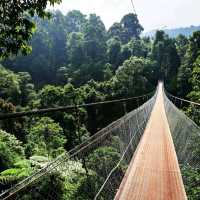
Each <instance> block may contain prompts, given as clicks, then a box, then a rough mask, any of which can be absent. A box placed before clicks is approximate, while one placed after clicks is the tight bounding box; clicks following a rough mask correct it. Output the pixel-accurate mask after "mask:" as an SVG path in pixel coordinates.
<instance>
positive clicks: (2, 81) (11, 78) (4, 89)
mask: <svg viewBox="0 0 200 200" xmlns="http://www.w3.org/2000/svg"><path fill="white" fill-rule="evenodd" d="M20 94H21V90H20V79H19V76H18V75H17V74H15V73H13V72H12V71H10V70H8V69H6V68H4V67H3V66H1V65H0V97H1V98H3V99H6V100H8V101H11V102H13V103H17V102H16V101H17V100H18V98H19V95H20Z"/></svg>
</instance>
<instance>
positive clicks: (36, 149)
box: [26, 117, 66, 158]
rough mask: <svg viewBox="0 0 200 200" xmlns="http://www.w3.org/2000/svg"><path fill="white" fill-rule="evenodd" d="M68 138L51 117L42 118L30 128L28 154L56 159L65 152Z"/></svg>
mask: <svg viewBox="0 0 200 200" xmlns="http://www.w3.org/2000/svg"><path fill="white" fill-rule="evenodd" d="M65 143H66V138H65V136H64V133H63V129H62V128H61V127H60V125H59V124H58V123H55V122H54V121H53V120H52V119H51V118H49V117H42V118H41V119H40V120H38V121H36V123H35V124H34V125H33V126H32V127H31V128H30V131H29V134H28V135H27V145H26V154H27V155H28V156H30V155H40V156H47V157H50V158H56V157H57V156H58V155H60V154H61V153H63V152H64V145H65Z"/></svg>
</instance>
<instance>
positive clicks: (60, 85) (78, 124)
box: [0, 0, 200, 199]
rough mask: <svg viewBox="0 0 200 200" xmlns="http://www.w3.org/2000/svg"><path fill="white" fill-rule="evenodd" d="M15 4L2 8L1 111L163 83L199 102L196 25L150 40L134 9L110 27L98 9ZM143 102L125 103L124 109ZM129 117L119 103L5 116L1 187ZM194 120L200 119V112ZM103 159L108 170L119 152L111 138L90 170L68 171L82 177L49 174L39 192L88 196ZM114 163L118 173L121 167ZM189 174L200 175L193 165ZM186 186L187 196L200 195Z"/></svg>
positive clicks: (123, 94) (142, 90) (108, 96)
mask: <svg viewBox="0 0 200 200" xmlns="http://www.w3.org/2000/svg"><path fill="white" fill-rule="evenodd" d="M15 2H16V1H11V3H10V4H9V3H8V1H4V0H3V1H1V3H0V6H1V7H0V9H1V10H2V9H3V11H4V12H1V14H0V19H1V20H0V27H1V28H0V31H1V32H0V57H1V65H0V112H1V113H14V112H16V111H18V112H20V111H28V110H37V109H42V108H49V107H53V108H54V107H58V106H67V105H78V104H84V103H94V102H99V101H105V100H113V99H120V98H127V97H133V96H139V95H143V94H146V93H148V92H152V91H153V90H155V88H156V85H157V82H158V80H163V81H164V82H165V86H166V89H167V90H168V91H169V92H171V93H173V94H175V95H178V96H180V97H183V98H187V99H189V100H193V101H196V102H200V81H199V80H200V31H198V32H194V33H193V35H192V36H191V37H189V38H187V37H185V36H184V35H179V36H178V37H176V38H170V37H169V36H168V35H167V34H166V33H165V32H164V31H162V30H159V31H157V32H156V35H155V38H154V39H152V38H149V37H142V36H141V33H142V31H143V27H142V25H141V24H140V22H139V20H138V17H137V15H136V14H132V13H129V14H127V15H125V16H123V17H122V19H121V20H120V22H116V23H114V24H113V25H112V26H111V27H110V28H109V29H108V30H106V28H105V25H104V23H103V21H102V20H101V18H100V17H99V16H97V15H96V14H90V15H89V16H86V15H84V14H83V13H81V12H80V11H78V10H73V11H70V12H68V13H67V14H66V15H64V14H62V13H61V12H60V11H55V12H51V13H47V12H46V11H44V8H46V5H47V3H51V4H54V3H59V2H60V0H50V1H39V0H38V1H30V4H29V5H27V4H26V3H25V2H27V1H17V2H20V4H19V5H18V4H16V3H15ZM13 22H15V23H13ZM24 54H28V55H24ZM137 106H138V104H137V103H132V104H130V105H127V111H131V110H133V109H135V108H136V107H137ZM190 109H191V107H190V106H189V107H187V108H186V112H187V113H189V112H188V111H189V110H190ZM124 114H125V111H124V107H123V105H115V104H113V105H112V106H109V107H108V106H98V107H90V108H87V109H86V108H77V110H76V111H74V110H70V111H69V112H56V113H48V114H44V115H42V116H31V117H21V118H16V119H12V120H2V121H0V188H1V190H5V189H7V188H9V187H10V186H11V185H13V184H15V183H17V182H18V181H20V180H22V179H23V178H25V177H28V176H29V175H31V174H32V173H33V171H34V170H38V169H41V168H42V167H43V166H45V165H46V164H47V163H48V162H50V161H52V160H53V159H55V158H56V157H57V156H59V155H60V154H62V153H63V152H65V153H67V152H68V151H69V150H71V149H72V148H74V147H75V146H77V145H78V144H80V143H81V142H83V141H85V140H86V139H87V138H88V137H90V136H92V135H94V134H95V133H96V132H97V131H98V130H100V129H102V128H104V127H105V126H106V125H108V124H109V123H111V122H113V121H114V120H116V119H118V118H119V117H121V116H123V115H124ZM194 120H195V122H196V123H197V124H198V125H199V123H200V121H199V119H196V118H195V119H194ZM101 157H104V159H105V161H106V164H107V167H108V168H111V167H113V162H114V161H115V160H117V159H119V152H118V151H117V149H116V148H115V145H114V144H113V145H112V147H108V146H106V145H105V146H104V147H100V148H98V149H97V150H95V151H94V152H93V153H92V154H91V155H89V156H88V157H87V159H88V167H89V169H90V170H91V172H92V173H91V174H89V175H88V174H87V175H86V172H85V171H84V169H83V166H81V165H80V164H79V163H78V161H77V163H78V166H79V167H78V174H76V175H75V174H74V173H72V174H71V178H72V179H75V180H77V179H78V178H79V179H78V180H80V181H78V182H77V184H72V183H71V182H70V180H68V179H66V178H63V175H62V174H48V176H47V177H46V178H45V180H44V184H43V185H41V186H40V188H39V190H40V191H42V192H43V193H44V194H46V193H47V192H48V190H50V191H51V190H54V189H55V191H56V192H57V194H58V199H63V198H64V199H77V194H80V193H81V194H82V195H83V196H82V198H83V199H92V198H91V197H90V196H89V194H88V192H87V191H86V190H85V186H86V185H87V179H91V180H92V181H95V184H97V186H98V184H99V185H100V184H101V178H102V177H101V178H100V179H99V178H98V177H99V176H101V175H102V173H101V170H100V169H99V168H100V167H101V166H98V164H97V163H98V160H99V159H100V158H101ZM77 163H72V164H71V165H72V168H73V167H74V165H75V164H77ZM95 168H97V169H98V170H97V171H95ZM118 170H119V171H118V173H120V174H122V173H123V170H124V165H120V167H119V169H118ZM191 174H192V175H191V176H193V175H195V179H196V178H197V179H198V180H199V175H197V174H196V173H195V174H194V173H193V172H192V170H191ZM102 176H103V175H102ZM52 177H53V178H52ZM52 179H53V180H54V181H52ZM55 185H56V187H55ZM47 188H48V189H47ZM86 188H87V187H86ZM190 189H191V187H189V189H188V190H189V193H190V194H191V197H193V195H194V196H195V195H196V193H197V192H199V191H197V192H196V191H193V190H190ZM26 195H28V197H27V199H31V198H34V197H32V196H31V195H32V194H26ZM29 195H30V196H29ZM35 198H36V197H35ZM38 199H39V198H38ZM41 199H42V197H41ZM105 199H106V198H105Z"/></svg>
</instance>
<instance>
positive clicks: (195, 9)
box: [54, 0, 200, 31]
mask: <svg viewBox="0 0 200 200" xmlns="http://www.w3.org/2000/svg"><path fill="white" fill-rule="evenodd" d="M133 2H134V4H135V8H136V12H137V14H138V18H139V20H140V23H141V24H142V25H143V27H144V28H145V31H148V30H152V29H159V28H163V27H165V26H166V27H167V28H174V27H185V26H190V25H200V0H133ZM54 9H59V10H61V11H62V12H63V13H64V14H65V13H67V12H68V11H70V10H74V9H76V10H80V11H81V12H82V13H84V14H90V13H96V14H97V15H99V16H100V17H101V19H102V20H103V22H104V24H105V25H106V27H107V28H109V27H110V26H111V25H112V24H113V23H114V22H119V21H120V19H121V18H122V17H123V16H124V15H125V14H127V13H129V12H133V9H132V6H131V0H63V2H62V3H61V4H60V5H56V6H55V7H54Z"/></svg>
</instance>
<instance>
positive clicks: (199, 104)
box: [166, 91, 200, 106]
mask: <svg viewBox="0 0 200 200" xmlns="http://www.w3.org/2000/svg"><path fill="white" fill-rule="evenodd" d="M166 93H167V95H169V96H170V97H173V98H175V99H178V100H181V101H184V102H187V103H190V104H193V105H197V106H200V103H197V102H194V101H189V100H186V99H182V98H180V97H177V96H174V95H172V94H170V93H169V92H167V91H166Z"/></svg>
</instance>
